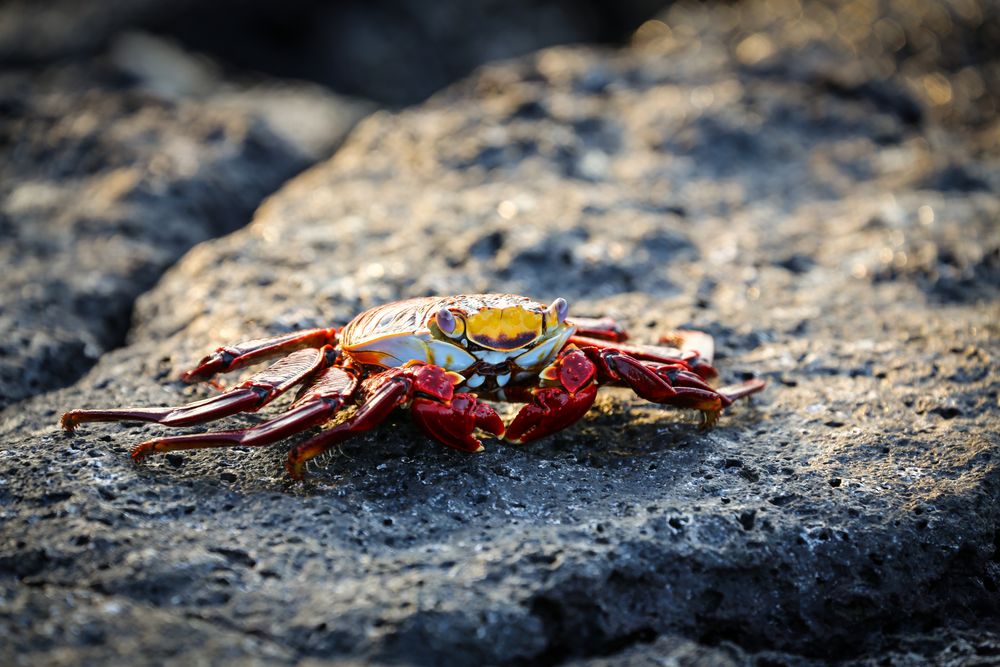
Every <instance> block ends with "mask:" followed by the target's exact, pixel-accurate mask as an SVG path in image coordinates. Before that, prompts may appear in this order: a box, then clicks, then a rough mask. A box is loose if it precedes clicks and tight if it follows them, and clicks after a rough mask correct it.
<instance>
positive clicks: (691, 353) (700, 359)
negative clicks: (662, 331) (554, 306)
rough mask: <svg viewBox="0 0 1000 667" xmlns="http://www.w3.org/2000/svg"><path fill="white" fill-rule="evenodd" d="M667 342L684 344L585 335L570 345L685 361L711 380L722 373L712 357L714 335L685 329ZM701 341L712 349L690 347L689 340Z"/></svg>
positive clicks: (657, 359)
mask: <svg viewBox="0 0 1000 667" xmlns="http://www.w3.org/2000/svg"><path fill="white" fill-rule="evenodd" d="M671 336H672V338H667V340H668V341H671V342H677V343H681V344H682V345H684V346H685V347H663V346H660V345H621V344H620V343H613V342H609V341H604V340H597V339H596V338H587V337H586V336H571V337H570V339H569V341H568V342H569V344H572V345H576V346H578V347H581V348H595V349H597V350H611V351H615V352H621V353H624V354H627V355H629V356H630V357H632V358H634V359H638V360H640V361H653V362H657V363H661V364H672V363H677V362H682V363H683V364H684V365H686V366H688V367H690V368H691V370H693V371H694V372H695V373H697V374H698V375H700V376H701V377H703V378H705V379H706V380H711V379H713V378H716V377H718V375H719V372H718V371H717V370H715V368H714V367H713V366H712V363H711V359H712V355H713V354H714V353H715V350H714V344H713V343H712V337H711V336H709V335H708V334H704V333H702V332H700V331H682V332H675V333H674V334H671ZM693 342H699V343H700V344H701V345H702V346H704V347H707V348H709V349H708V350H707V351H706V352H704V353H703V352H702V351H701V350H697V349H694V348H689V347H687V345H688V344H689V343H693Z"/></svg>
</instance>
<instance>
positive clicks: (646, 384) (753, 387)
mask: <svg viewBox="0 0 1000 667" xmlns="http://www.w3.org/2000/svg"><path fill="white" fill-rule="evenodd" d="M588 352H589V356H590V357H591V359H593V360H594V362H595V363H596V364H597V367H598V374H599V376H600V377H601V381H602V383H604V384H624V385H625V386H628V387H630V388H631V389H632V391H634V392H635V393H636V394H638V395H639V396H641V397H642V398H644V399H646V400H647V401H650V402H652V403H668V404H670V405H676V406H678V407H683V408H693V409H695V410H700V411H701V415H702V427H706V428H707V427H709V426H711V425H712V424H714V423H715V422H716V421H717V420H718V418H719V415H720V414H721V413H722V410H723V408H726V407H728V406H730V405H732V403H733V401H735V400H736V399H738V398H742V397H744V396H748V395H750V394H753V393H755V392H758V391H760V390H761V389H763V388H764V382H762V381H760V380H749V381H747V382H745V383H743V384H742V385H736V386H735V387H730V388H727V389H726V390H725V391H718V390H716V389H713V388H712V387H711V386H709V385H708V384H707V383H706V382H705V381H704V379H703V378H702V376H700V375H698V374H696V373H692V372H690V371H688V370H685V369H684V368H683V366H680V365H678V364H673V365H671V364H663V365H652V364H647V363H644V362H642V361H640V360H638V359H636V358H635V357H633V356H631V355H629V354H627V353H625V352H622V351H621V350H615V349H607V348H606V349H603V350H593V349H591V350H588Z"/></svg>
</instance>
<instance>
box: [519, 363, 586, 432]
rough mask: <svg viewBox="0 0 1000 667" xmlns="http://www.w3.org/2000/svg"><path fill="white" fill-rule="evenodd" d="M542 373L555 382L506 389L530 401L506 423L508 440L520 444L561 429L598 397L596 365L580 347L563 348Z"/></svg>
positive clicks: (581, 413)
mask: <svg viewBox="0 0 1000 667" xmlns="http://www.w3.org/2000/svg"><path fill="white" fill-rule="evenodd" d="M542 375H543V378H544V379H545V380H547V381H548V382H552V383H554V384H555V386H551V387H535V388H527V389H522V390H520V391H518V388H516V387H511V388H510V391H508V392H507V397H508V398H509V399H511V400H514V401H519V400H523V401H525V402H527V405H525V406H524V407H523V408H521V410H520V411H519V412H518V413H517V416H516V417H514V421H512V422H511V424H510V426H508V427H507V434H506V436H505V440H507V441H508V442H512V443H514V444H520V443H522V442H528V441H529V440H536V439H538V438H542V437H545V436H547V435H549V434H551V433H555V432H556V431H559V430H562V429H564V428H566V427H567V426H570V425H572V424H574V423H576V422H577V421H579V420H580V418H581V417H583V416H584V415H585V414H587V411H588V410H590V407H591V406H592V405H593V404H594V399H595V398H597V383H596V381H595V380H596V375H597V369H596V367H595V366H594V363H593V362H592V361H590V360H589V359H588V358H587V356H586V355H585V354H584V353H583V352H581V351H580V350H576V349H569V350H566V351H564V352H563V353H562V354H561V355H560V356H559V358H558V359H556V361H555V362H553V364H552V365H551V366H549V367H548V368H546V369H545V370H544V371H543V373H542Z"/></svg>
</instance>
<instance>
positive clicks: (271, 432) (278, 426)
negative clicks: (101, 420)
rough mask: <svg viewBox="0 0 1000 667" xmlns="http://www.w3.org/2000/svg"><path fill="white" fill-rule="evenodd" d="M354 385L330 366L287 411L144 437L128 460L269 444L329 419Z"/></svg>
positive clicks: (353, 380) (348, 376)
mask: <svg viewBox="0 0 1000 667" xmlns="http://www.w3.org/2000/svg"><path fill="white" fill-rule="evenodd" d="M357 385H358V381H357V378H355V377H354V375H353V374H352V373H351V372H349V371H348V370H346V369H344V368H341V367H340V366H332V367H330V368H327V369H326V370H324V371H323V372H321V373H320V374H319V375H317V376H316V378H315V379H314V380H313V381H312V382H310V383H309V384H307V385H305V386H304V387H303V388H302V391H301V392H300V394H299V397H298V399H297V400H296V401H295V403H294V404H293V405H292V408H291V409H290V410H288V412H285V413H284V414H282V415H280V416H278V417H275V418H274V419H271V420H268V421H266V422H264V423H263V424H258V425H257V426H252V427H250V428H245V429H238V430H234V431H218V432H215V433H190V434H186V435H174V436H168V437H164V438H154V439H152V440H147V441H146V442H144V443H142V444H140V445H138V446H137V447H135V448H134V449H133V450H132V460H134V461H136V462H139V461H141V460H142V459H144V458H146V457H147V456H149V455H150V454H154V453H162V452H170V451H174V450H178V449H201V448H206V447H236V446H244V447H259V446H262V445H269V444H271V443H272V442H277V441H278V440H281V439H282V438H286V437H288V436H290V435H294V434H295V433H300V432H302V431H305V430H306V429H308V428H311V427H313V426H316V425H318V424H322V423H323V422H325V421H327V420H329V419H331V418H332V417H333V416H334V415H335V414H336V413H337V411H338V410H340V409H341V408H342V407H343V405H344V403H345V401H347V400H348V399H349V398H351V396H352V395H353V394H354V392H355V390H356V388H357Z"/></svg>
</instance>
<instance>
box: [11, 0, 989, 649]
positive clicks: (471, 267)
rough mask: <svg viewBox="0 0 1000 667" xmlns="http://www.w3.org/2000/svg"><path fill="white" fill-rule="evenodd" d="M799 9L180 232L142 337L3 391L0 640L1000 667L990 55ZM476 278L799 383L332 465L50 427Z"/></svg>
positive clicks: (430, 110) (365, 148)
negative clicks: (709, 415) (43, 387)
mask: <svg viewBox="0 0 1000 667" xmlns="http://www.w3.org/2000/svg"><path fill="white" fill-rule="evenodd" d="M851 6H852V7H856V9H855V10H853V11H861V10H862V9H864V8H865V7H866V6H867V5H863V4H855V5H851ZM968 7H972V8H973V10H975V11H977V12H979V14H978V15H979V16H980V18H982V16H983V11H984V10H983V6H980V5H968ZM968 7H967V8H968ZM769 8H770V5H768V4H766V3H761V2H752V3H747V4H744V5H741V6H740V7H738V8H734V7H729V6H722V7H715V8H705V7H688V6H679V7H677V8H675V9H674V10H671V12H670V13H669V14H667V15H666V16H665V17H664V22H663V23H650V24H647V25H646V26H644V28H643V29H642V30H640V32H639V35H638V38H637V40H636V41H637V43H636V44H635V45H634V46H633V47H632V48H631V49H628V50H625V51H623V52H608V51H602V50H599V49H594V48H577V49H556V50H550V51H545V52H542V53H540V54H537V55H535V56H532V57H529V58H526V59H524V60H521V61H518V62H514V63H510V64H506V65H498V66H493V67H489V68H486V69H485V70H483V71H481V72H480V73H478V74H477V75H476V76H473V77H471V78H470V79H468V80H467V81H465V82H464V83H462V84H461V85H458V86H456V87H453V88H451V89H449V90H448V91H446V92H444V93H442V94H440V95H438V96H436V97H435V98H433V99H432V100H431V101H430V102H428V103H427V104H425V105H422V106H421V107H419V108H415V109H412V110H409V111H406V112H403V113H399V114H389V113H378V114H375V115H373V116H371V117H369V118H368V119H366V120H365V121H364V122H363V123H362V124H361V125H359V127H358V128H357V129H356V131H355V132H354V133H352V135H351V136H350V138H349V140H348V141H347V142H346V144H345V145H344V146H343V147H342V148H341V149H340V150H339V151H338V152H337V154H336V155H335V156H334V157H333V159H331V160H329V161H328V162H325V163H323V164H321V165H318V166H316V167H314V168H312V169H311V170H309V171H308V172H306V173H304V174H302V175H300V176H299V177H297V178H296V179H294V180H293V181H292V182H291V183H289V184H288V185H286V186H285V187H284V188H282V190H281V191H280V192H279V193H278V194H276V195H275V196H274V197H272V198H270V199H269V200H268V201H267V202H266V203H265V204H264V205H263V206H262V207H261V208H260V209H259V210H258V211H257V214H256V215H255V218H254V221H253V223H252V224H251V225H250V226H249V227H248V228H246V229H244V230H241V231H240V232H238V233H235V234H233V235H230V236H228V237H225V238H222V239H219V240H216V241H212V242H210V243H205V244H202V245H199V246H198V247H196V248H195V249H194V250H192V251H191V252H190V253H188V255H187V256H186V257H185V258H184V259H183V260H182V261H181V262H180V263H179V264H178V265H177V266H176V267H174V268H173V269H172V270H171V271H170V272H169V273H168V274H167V275H166V276H165V278H164V279H163V280H162V281H161V282H160V284H159V285H157V287H156V288H155V289H153V290H152V291H150V292H148V293H147V294H145V295H144V296H143V297H142V298H141V299H140V300H139V302H138V304H137V308H136V313H135V326H134V328H133V330H132V332H131V334H130V340H131V343H130V344H129V345H128V346H127V347H124V348H122V349H119V350H115V351H113V352H111V353H108V354H106V355H104V356H103V357H102V358H101V359H100V361H99V363H98V364H97V366H96V367H95V368H94V369H93V370H92V371H91V372H90V373H89V374H88V375H87V376H86V377H85V378H84V379H82V380H81V381H80V382H79V383H77V384H76V385H74V386H73V387H70V388H67V389H64V390H60V391H57V392H52V393H50V394H47V395H45V396H41V397H38V398H36V399H32V400H29V401H25V402H23V403H21V404H19V405H18V406H17V407H16V409H9V410H8V411H7V412H5V413H4V414H3V422H2V424H0V434H2V436H0V437H3V439H4V442H5V447H4V448H3V450H2V455H0V481H2V486H0V520H2V521H3V528H2V530H0V595H2V598H3V600H4V604H3V605H2V606H0V628H2V630H3V631H4V633H5V636H6V637H8V638H9V639H8V641H6V642H5V643H4V644H3V645H2V647H0V651H4V652H5V654H2V655H0V658H2V661H3V662H5V663H10V664H36V663H51V664H80V663H81V662H92V663H100V664H141V663H144V662H149V663H154V662H161V661H168V662H169V661H174V662H176V663H178V664H182V663H183V664H189V663H192V662H197V661H201V662H204V663H209V662H213V661H214V662H226V661H229V662H240V663H243V662H251V661H253V662H256V663H258V664H291V663H294V662H298V661H305V664H313V665H320V664H338V661H341V660H359V661H373V662H379V661H382V662H389V663H400V662H402V663H415V664H445V663H447V664H459V665H465V664H470V665H471V664H549V663H553V662H560V661H563V660H566V659H567V658H572V659H576V660H579V661H582V662H581V664H593V665H598V664H622V663H624V664H661V663H662V662H664V661H666V662H667V664H670V662H671V661H673V662H674V663H677V664H727V663H729V664H760V665H765V664H801V663H806V662H810V661H812V662H817V663H820V662H827V661H840V662H844V661H846V662H849V663H851V662H853V663H856V664H875V663H879V664H883V663H884V662H888V663H889V664H921V663H928V662H937V661H941V660H949V659H953V658H954V659H957V660H962V659H965V660H966V661H967V662H970V663H973V664H974V662H975V661H976V660H978V659H980V658H983V659H984V661H988V660H989V659H990V658H991V657H995V656H996V654H997V653H996V651H997V648H996V647H997V636H998V635H997V629H996V628H997V618H998V614H997V612H998V608H997V589H998V586H1000V561H998V555H997V535H998V525H1000V521H998V520H1000V509H998V507H1000V506H998V502H997V501H998V497H1000V488H998V481H1000V475H998V468H997V457H998V445H1000V442H998V435H997V433H998V425H1000V424H998V418H997V415H998V408H997V405H998V390H1000V373H998V370H1000V369H998V362H997V359H998V358H1000V346H998V344H997V341H998V340H1000V331H998V324H997V322H998V315H1000V303H998V299H997V296H998V294H997V290H998V281H997V276H998V261H997V260H998V256H1000V254H998V253H1000V237H998V233H1000V232H998V229H997V225H996V219H997V216H998V214H1000V197H998V195H997V193H998V186H1000V183H998V182H997V179H998V178H1000V176H998V174H1000V170H998V169H997V167H998V151H997V145H996V143H995V140H994V143H989V141H988V137H990V136H993V135H991V134H990V133H991V132H995V131H996V129H997V127H998V126H997V119H996V114H995V111H994V112H990V113H988V114H985V115H984V114H983V112H982V109H983V108H984V107H985V106H987V105H988V104H992V103H993V101H995V100H994V98H993V97H991V95H992V93H991V92H990V91H989V90H988V88H987V87H986V86H985V85H983V86H979V87H978V88H977V87H976V86H975V85H974V84H973V83H969V82H970V81H973V79H974V77H973V76H972V75H971V74H969V73H968V72H969V71H970V70H969V69H968V68H969V67H972V70H971V71H972V74H976V75H977V76H980V79H981V80H982V78H983V77H982V75H981V72H982V71H985V69H987V68H988V67H989V66H991V65H989V63H986V64H983V63H979V64H975V65H976V66H975V67H973V65H969V64H966V65H963V66H962V67H957V68H951V67H950V65H947V64H946V63H945V64H942V63H944V61H943V60H942V61H940V62H939V61H935V60H931V61H926V60H921V58H919V57H917V55H919V52H918V51H916V50H911V51H910V52H908V53H909V55H907V54H900V53H899V52H898V51H893V50H891V49H890V46H891V44H892V41H891V39H889V38H886V40H884V44H885V45H886V46H884V48H883V47H881V46H880V47H879V48H874V47H872V46H871V45H870V44H868V43H867V42H865V44H867V46H866V47H865V48H864V49H861V52H862V53H864V54H867V55H866V56H865V58H862V59H860V60H858V63H860V65H861V66H860V67H857V68H855V69H854V70H852V71H847V68H846V67H845V66H844V63H845V62H846V60H845V58H847V55H846V54H848V53H850V52H851V49H852V47H851V45H852V44H856V42H855V41H853V40H854V38H855V37H857V34H858V28H857V26H858V25H859V24H860V23H862V22H866V24H867V25H868V26H874V28H872V29H873V30H875V33H877V32H878V30H879V28H878V27H877V26H878V25H879V20H882V19H884V20H888V21H889V22H890V23H891V24H892V25H895V26H897V27H898V28H899V29H900V30H901V31H903V30H904V27H905V30H907V31H910V32H912V33H913V34H917V33H919V34H923V33H922V32H921V30H925V31H927V32H929V33H930V34H931V35H932V36H935V35H943V34H945V33H942V32H938V29H939V28H940V22H941V21H942V20H943V19H941V17H940V15H939V14H937V13H935V12H934V11H932V10H927V11H926V12H924V13H923V14H920V13H915V14H913V15H914V16H916V17H917V18H916V19H909V18H905V17H901V16H888V17H884V16H883V17H881V18H880V15H878V14H877V13H875V14H872V13H871V12H869V13H867V14H866V13H862V15H861V16H860V18H857V20H856V21H853V22H852V20H850V17H851V16H853V15H852V14H851V12H849V11H846V10H844V11H843V12H841V13H840V14H836V15H835V18H836V20H834V21H833V23H832V24H831V23H830V21H831V19H830V17H831V15H833V13H832V12H831V11H830V10H828V9H826V8H825V7H822V6H812V5H810V6H808V7H807V8H806V12H805V13H804V15H802V16H800V17H799V18H798V19H797V21H796V23H794V25H772V24H771V23H769V21H770V19H769V18H767V17H770V16H773V15H774V12H773V11H770V10H769ZM872 11H874V10H872ZM970 11H971V10H970ZM734 12H738V13H741V14H743V13H745V15H744V16H736V17H734V16H733V13H734ZM949 16H951V15H949ZM955 16H957V18H955V17H951V18H949V21H951V23H950V24H949V25H950V26H951V30H950V31H949V32H948V34H951V35H953V36H954V38H955V39H959V38H963V37H965V36H967V34H966V27H965V26H964V24H963V23H962V21H963V20H964V19H962V17H961V16H959V15H957V14H956V15H955ZM904 18H905V20H904ZM738 19H742V20H738ZM907 21H910V22H909V23H907ZM913 21H916V23H913ZM737 25H739V26H740V27H739V28H737V27H736V26H737ZM892 25H889V26H888V27H885V26H883V28H882V30H888V31H889V33H892V34H895V33H893V30H892ZM831 26H832V27H831ZM741 31H742V32H741ZM875 33H870V34H875ZM905 34H907V35H908V34H910V33H905ZM973 34H978V33H973ZM890 36H891V35H890ZM935 39H937V37H935ZM748 40H750V41H748ZM877 41H878V40H877ZM878 43H879V44H883V42H882V41H879V42H878ZM941 44H943V46H939V48H938V49H937V52H938V53H950V52H951V50H950V49H951V47H950V44H951V43H950V42H947V41H946V40H945V41H941ZM873 48H874V52H873ZM914 53H917V55H913V54H914ZM904 55H907V57H906V58H904ZM910 56H912V57H910ZM913 58H916V61H913ZM852 62H853V61H852ZM880 63H881V64H880ZM885 63H889V64H891V65H892V66H893V68H898V71H896V69H893V71H886V70H885ZM946 65H947V66H946ZM980 66H981V67H982V69H977V67H980ZM880 68H881V69H880ZM942 82H944V83H942ZM944 84H947V87H948V89H949V90H950V91H951V92H950V94H949V96H948V99H947V100H945V99H944V95H943V93H942V90H943V87H944ZM976 91H978V94H976ZM993 109H994V110H995V106H994V107H993ZM976 119H978V120H976ZM976 123H980V124H978V125H977V124H976ZM480 290H511V291H516V292H524V293H528V294H530V295H532V296H535V297H538V298H542V299H549V298H552V297H555V296H557V295H562V296H566V297H567V298H569V299H570V301H571V304H572V308H573V312H576V313H578V314H608V315H613V316H616V317H619V318H621V319H622V320H624V321H625V322H627V323H628V324H629V326H630V327H631V328H632V329H633V330H634V333H635V335H636V336H637V337H638V338H652V337H654V336H655V335H656V332H658V331H662V330H664V329H668V328H673V327H677V326H681V325H683V326H693V327H699V328H702V329H704V330H707V331H709V332H711V333H712V334H714V335H715V336H716V338H717V343H718V349H719V355H718V365H719V366H720V368H721V370H722V372H723V375H724V377H725V379H726V380H738V379H740V378H742V377H746V376H750V375H757V376H761V377H764V378H767V379H768V381H769V383H770V384H769V387H768V389H767V390H766V391H765V393H764V394H762V395H760V396H759V397H758V398H757V399H755V400H754V401H753V402H752V404H751V403H742V404H739V405H736V406H734V407H733V408H732V409H730V410H729V411H728V412H727V414H726V415H725V416H724V417H723V420H722V421H721V423H720V424H719V426H718V427H717V428H716V429H714V430H712V431H711V432H709V433H699V432H698V431H697V430H696V428H694V425H693V420H692V419H691V418H690V416H687V415H684V414H679V413H677V412H673V411H666V410H662V409H659V408H658V407H656V406H652V405H649V404H645V403H643V402H642V401H640V400H638V399H637V398H635V397H634V396H632V395H630V394H629V393H627V392H624V391H609V392H608V393H607V394H606V395H603V397H602V398H600V399H599V401H598V404H597V406H596V407H595V409H594V411H593V412H592V413H591V415H589V416H588V417H587V418H586V419H585V420H584V421H583V422H582V423H580V424H579V425H577V426H575V427H574V428H572V429H569V430H567V431H565V432H563V433H561V434H558V435H556V436H553V437H551V438H548V439H546V440H544V441H541V442H537V443H534V444H531V445H529V446H525V447H512V446H503V445H500V444H498V443H495V442H494V443H487V445H488V447H487V450H486V451H485V452H484V453H482V454H479V455H476V456H468V455H463V454H460V453H457V452H453V451H450V450H446V449H445V448H443V447H439V446H436V445H434V444H432V443H431V442H428V441H427V439H426V438H424V437H422V436H421V435H420V434H419V433H418V432H417V431H416V430H415V429H414V428H413V427H412V426H411V425H410V424H409V422H408V421H407V420H406V418H405V416H402V415H401V416H399V417H398V418H394V419H392V420H390V421H389V422H387V423H386V424H385V425H384V426H383V427H382V428H380V429H378V430H377V431H375V432H372V433H371V434H369V435H366V436H363V437H359V438H357V439H355V440H353V441H351V442H349V443H348V444H346V445H345V446H344V447H343V449H342V452H341V456H338V457H335V458H333V459H332V460H331V461H330V462H329V464H328V465H327V467H325V468H324V469H321V470H318V471H317V472H315V473H314V474H313V476H312V478H311V479H310V481H309V483H308V484H296V483H292V482H289V481H288V480H287V479H286V478H285V477H284V474H283V471H282V467H281V465H282V460H283V457H284V454H285V451H286V450H285V447H282V446H276V447H270V448H264V449H258V450H248V449H236V450H214V451H198V452H188V453H183V454H174V455H170V456H165V457H161V458H156V459H152V460H150V461H149V463H148V464H147V465H145V466H144V467H143V468H141V469H136V468H133V467H132V466H131V465H130V464H129V462H128V456H127V453H128V450H129V448H130V447H131V446H133V445H134V444H136V443H138V442H139V441H141V440H143V439H146V438H148V437H151V436H152V435H153V434H155V433H160V432H162V429H161V428H159V427H155V426H149V425H135V424H121V425H95V426H87V427H85V428H82V429H81V430H80V431H79V432H78V433H77V434H75V435H72V436H67V435H64V434H61V433H59V432H58V429H57V428H56V420H57V418H58V415H59V413H60V412H61V411H63V410H65V409H68V408H71V407H82V406H111V405H125V404H139V405H154V404H165V403H180V402H184V401H188V400H192V399H194V398H196V397H201V396H205V395H207V393H208V391H207V390H206V389H204V388H197V387H196V388H192V387H185V386H182V385H181V384H180V383H178V382H176V381H175V378H176V377H177V375H178V374H179V372H180V371H181V370H183V369H184V368H186V367H188V366H190V365H191V364H192V363H194V362H195V361H197V359H198V357H199V356H200V355H201V354H203V353H204V352H205V351H207V350H208V349H211V348H212V347H214V346H216V345H218V344H220V343H223V342H229V341H234V340H238V339H241V338H251V337H255V336H259V335H264V334H271V333H278V332H282V331H287V330H291V329H294V328H298V327H307V326H316V325H320V324H327V323H331V322H343V321H345V320H346V319H347V318H348V317H350V316H351V315H353V314H354V313H356V312H357V311H358V310H360V309H363V308H365V307H368V306H370V305H374V304H376V303H380V302H382V301H385V300H388V299H394V298H399V297H402V296H409V295H416V294H426V293H434V292H440V293H449V292H462V291H468V292H472V291H480ZM277 407H278V408H279V409H280V406H277ZM262 418H263V417H262V416H245V417H239V418H232V419H229V420H225V421H224V422H223V423H222V424H221V426H225V427H233V426H238V425H246V424H252V423H256V422H257V421H259V420H260V419H262ZM649 642H653V643H649Z"/></svg>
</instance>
